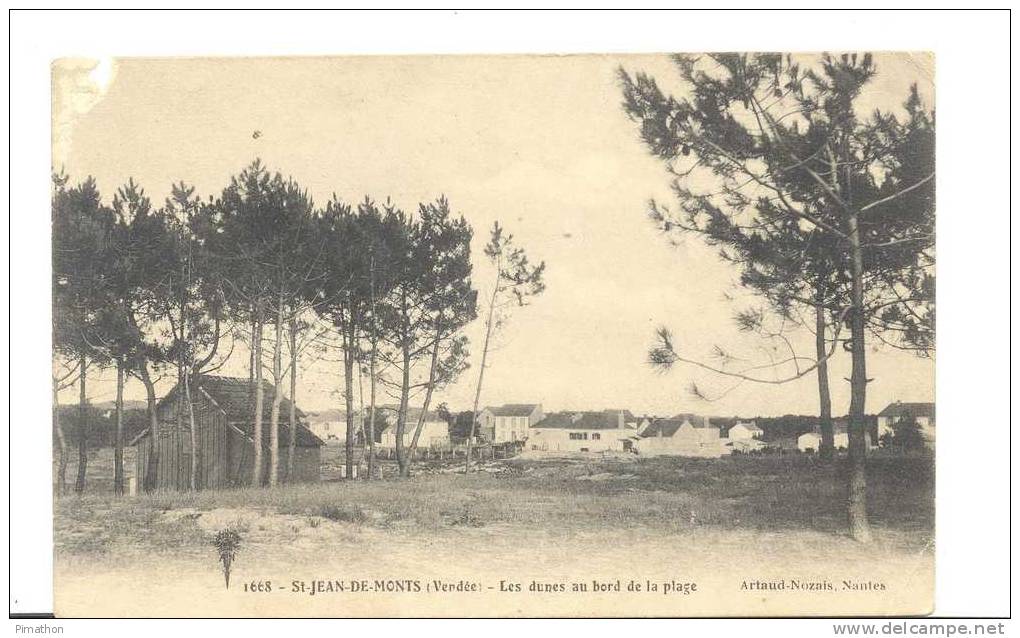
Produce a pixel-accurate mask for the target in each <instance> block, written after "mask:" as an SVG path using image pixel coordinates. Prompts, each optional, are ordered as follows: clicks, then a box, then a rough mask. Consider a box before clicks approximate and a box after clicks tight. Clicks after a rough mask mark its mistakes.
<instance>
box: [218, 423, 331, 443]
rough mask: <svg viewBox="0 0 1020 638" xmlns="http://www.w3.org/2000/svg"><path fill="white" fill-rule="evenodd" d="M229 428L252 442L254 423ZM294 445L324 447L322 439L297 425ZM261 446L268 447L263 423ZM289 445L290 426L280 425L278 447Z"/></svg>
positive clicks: (266, 426) (267, 433) (236, 424)
mask: <svg viewBox="0 0 1020 638" xmlns="http://www.w3.org/2000/svg"><path fill="white" fill-rule="evenodd" d="M230 427H232V428H234V430H235V431H237V432H240V433H241V434H243V435H244V436H245V437H246V438H247V439H248V440H249V441H254V440H255V438H254V431H255V424H254V423H231V424H230ZM294 443H295V445H297V446H298V447H319V446H321V445H325V444H324V443H323V442H322V439H320V438H319V437H317V436H315V435H314V434H312V431H311V430H309V429H308V428H306V427H305V426H303V425H301V424H300V423H298V426H297V438H296V439H295V440H294ZM262 444H263V446H265V447H268V446H269V424H268V423H264V424H263V425H262ZM289 444H290V426H289V425H287V424H285V423H282V422H281V423H280V446H281V447H285V446H287V445H289Z"/></svg>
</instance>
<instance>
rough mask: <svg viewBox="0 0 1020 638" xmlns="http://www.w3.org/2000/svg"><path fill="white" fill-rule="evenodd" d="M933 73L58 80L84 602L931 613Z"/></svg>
mask: <svg viewBox="0 0 1020 638" xmlns="http://www.w3.org/2000/svg"><path fill="white" fill-rule="evenodd" d="M935 65H936V60H935V57H934V56H933V55H932V54H931V53H926V52H911V53H906V52H896V53H893V52H883V51H870V52H869V51H859V52H842V51H835V52H815V53H804V52H799V53H787V52H722V53H697V52H684V53H662V54H654V55H653V54H642V55H616V54H614V55H598V54H591V55H497V56H488V55H486V56H482V55H477V56H473V55H464V56H438V55H436V56H361V57H351V56H348V57H282V58H281V57H274V58H268V57H267V58H259V57H253V58H180V59H174V58H164V59H144V58H113V59H108V60H105V61H102V62H99V63H97V62H96V61H93V60H79V59H58V60H55V61H54V62H53V64H52V100H53V115H52V118H53V120H52V122H53V124H52V126H53V131H52V135H53V140H52V143H53V149H52V152H53V162H52V172H53V175H52V224H53V227H52V265H53V269H52V304H53V314H52V317H53V325H52V338H53V349H52V355H53V375H52V384H53V390H52V392H53V432H54V437H53V441H54V445H53V463H52V467H53V472H52V476H53V492H54V495H55V500H54V514H53V545H54V610H55V613H56V614H57V615H58V616H61V615H68V616H94V615H99V616H113V617H120V616H180V615H183V616H209V617H216V616H224V615H226V616H312V617H330V616H348V617H349V616H356V617H371V616H511V617H516V616H522V617H527V616H543V617H548V616H557V617H558V616H567V617H570V616H639V617H640V616H706V615H710V616H787V615H799V616H811V615H829V616H831V615H917V614H925V613H929V612H931V611H932V608H933V589H934V569H935V562H934V531H935V530H934V512H935V493H934V473H935V463H934V450H935V446H936V438H937V437H936V408H935V388H934V374H935V364H934V362H935V346H934V344H935V183H936V173H935V129H936V126H935V112H934V93H935V86H934V77H935ZM97 591H102V592H103V594H102V595H101V596H97V595H96V592H97Z"/></svg>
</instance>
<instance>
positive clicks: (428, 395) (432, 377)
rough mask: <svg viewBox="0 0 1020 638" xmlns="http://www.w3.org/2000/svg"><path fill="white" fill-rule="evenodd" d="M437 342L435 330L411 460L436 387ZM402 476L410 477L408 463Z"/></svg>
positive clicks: (437, 332)
mask: <svg viewBox="0 0 1020 638" xmlns="http://www.w3.org/2000/svg"><path fill="white" fill-rule="evenodd" d="M439 342H440V331H439V330H438V329H437V330H436V342H435V344H433V346H432V363H431V364H430V365H429V383H428V385H427V386H426V389H425V402H424V404H423V405H422V407H421V415H419V416H418V424H417V425H416V426H415V428H414V436H413V437H411V447H410V449H409V450H408V452H409V456H410V457H411V458H412V459H413V458H414V452H415V450H417V449H418V438H419V437H420V436H421V430H422V428H423V427H424V425H425V418H426V416H427V415H428V411H429V403H430V402H431V401H432V391H433V390H434V389H435V386H436V369H437V367H438V362H439ZM401 475H402V476H405V477H407V476H410V475H411V464H410V463H408V465H407V467H406V469H405V468H401Z"/></svg>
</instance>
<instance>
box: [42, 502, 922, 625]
mask: <svg viewBox="0 0 1020 638" xmlns="http://www.w3.org/2000/svg"><path fill="white" fill-rule="evenodd" d="M164 516H166V517H168V518H171V519H182V518H183V519H184V520H185V521H188V522H191V521H193V522H194V524H195V525H196V526H197V527H198V528H200V529H202V530H204V531H207V532H213V531H214V530H217V529H220V528H222V527H223V526H224V525H240V526H242V527H246V528H247V529H248V533H247V534H246V538H245V542H244V546H243V548H242V549H241V551H240V552H239V554H238V556H237V558H236V561H235V563H234V565H233V569H232V574H231V585H230V588H229V589H227V588H225V586H224V579H223V574H222V572H221V569H220V565H219V563H218V562H217V557H216V554H215V552H214V551H213V550H212V548H211V547H208V548H206V547H198V548H194V549H190V548H189V549H188V550H187V551H180V552H174V553H168V552H155V553H151V552H150V553H144V552H139V551H138V550H137V548H133V547H131V546H124V547H121V548H118V549H117V550H116V551H113V552H110V553H109V554H107V555H105V556H104V557H102V558H96V557H84V556H74V555H70V556H68V555H60V554H58V556H57V566H56V574H55V583H56V610H57V614H58V615H61V616H142V617H153V616H157V617H158V616H306V617H334V616H342V617H352V616H353V617H359V616H423V615H424V616H704V615H740V616H759V615H905V614H924V613H928V612H930V610H931V601H932V591H933V590H932V586H933V585H932V583H933V557H932V550H931V548H928V547H924V548H922V549H921V550H920V551H916V552H915V551H911V552H905V551H904V550H903V548H902V547H900V546H898V545H896V543H895V541H894V540H892V539H891V538H890V539H889V542H886V539H885V538H884V537H883V535H882V533H881V532H879V534H878V537H877V540H876V543H875V545H874V546H873V547H870V548H867V549H864V548H862V547H861V546H860V545H858V544H856V543H854V542H853V541H851V540H849V539H846V538H838V537H833V536H832V535H830V534H825V533H818V532H810V531H797V532H796V533H788V532H786V533H784V532H775V533H768V532H752V531H748V532H743V531H734V530H721V529H720V530H714V529H713V528H711V527H705V528H699V529H698V530H697V532H696V533H689V534H670V533H656V534H652V533H648V531H646V530H613V531H599V530H591V531H590V532H576V531H574V532H570V533H563V534H558V533H557V532H556V531H555V530H533V529H526V528H523V527H521V526H518V525H511V524H492V525H485V526H484V527H478V528H472V527H457V528H451V529H449V530H444V531H442V532H441V533H435V532H434V531H429V532H428V533H423V532H421V530H416V529H413V528H412V527H410V526H408V527H401V526H399V525H398V526H395V527H388V528H386V529H380V528H376V527H372V526H371V525H364V524H356V523H354V524H352V523H344V522H334V521H330V520H326V519H319V520H315V517H307V516H297V515H282V514H274V513H259V512H257V511H252V510H247V509H215V510H212V511H205V512H199V511H195V510H186V509H185V510H174V511H170V512H166V513H165V514H164ZM437 580H438V581H443V582H445V583H448V584H450V585H457V584H458V583H459V584H460V587H459V588H460V589H465V588H467V589H473V590H474V591H457V587H455V588H454V590H453V591H436V589H437V587H436V583H435V582H434V581H437ZM267 581H268V582H269V583H271V590H270V591H262V592H259V591H246V589H251V586H252V585H253V584H255V585H256V588H257V587H258V584H259V583H266V582H267ZM316 581H328V582H329V585H325V584H321V585H319V588H320V589H323V588H325V589H327V590H328V589H334V590H335V589H338V588H339V587H338V586H337V584H336V583H337V581H339V583H341V585H342V587H343V589H344V591H318V592H316V593H315V594H314V595H312V594H311V590H312V589H314V588H316ZM362 581H364V583H362ZM379 581H381V582H379ZM398 581H399V582H403V583H404V585H403V588H404V589H410V590H412V591H387V590H392V589H394V588H397V589H399V588H401V586H400V585H398V584H397V583H398ZM406 581H411V583H410V584H408V583H407V582H406ZM593 581H599V582H600V583H603V584H608V585H609V587H610V589H611V591H606V592H595V591H593V587H594V585H593ZM758 581H768V582H769V583H771V584H773V585H774V586H778V584H779V583H782V586H783V589H780V590H776V589H759V588H758V585H759V584H760V583H758ZM794 581H801V582H803V583H814V584H817V586H819V589H801V590H796V589H794V586H795V583H794ZM844 581H852V582H854V583H877V585H867V586H868V587H876V589H865V590H851V589H847V588H846V587H845V586H844ZM632 582H633V583H634V584H635V585H640V587H641V591H628V589H632V588H633V586H632V585H631V583H632ZM533 583H535V584H537V585H539V586H544V587H547V588H552V587H556V586H562V587H563V589H564V590H565V591H562V592H558V591H543V592H535V591H529V590H530V589H532V584H533ZM575 583H583V584H584V585H585V586H586V589H587V591H573V589H574V588H573V585H574V584H575ZM617 583H618V584H619V591H615V588H616V586H617ZM650 583H654V584H655V585H657V591H648V590H649V584H650ZM684 583H687V585H684ZM691 583H693V584H695V585H696V590H695V591H691V590H690V584H691ZM359 584H360V585H362V588H363V589H368V591H351V589H352V588H355V587H357V586H358V585H359ZM669 584H673V587H672V588H670V587H668V585H669ZM515 586H516V587H519V589H520V591H514V589H515ZM827 586H829V587H831V589H828V588H826V587H827ZM877 587H881V588H877ZM263 588H265V587H264V586H263ZM302 588H304V591H303V592H302V591H301V589H302ZM685 588H686V589H687V593H684V589H685ZM670 589H671V590H672V591H668V592H667V591H666V590H670Z"/></svg>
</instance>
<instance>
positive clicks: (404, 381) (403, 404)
mask: <svg viewBox="0 0 1020 638" xmlns="http://www.w3.org/2000/svg"><path fill="white" fill-rule="evenodd" d="M403 358H404V368H403V372H402V378H401V383H400V408H399V409H398V411H397V428H396V452H397V467H398V468H399V469H400V475H401V476H406V475H407V472H408V471H409V465H410V460H409V459H408V458H407V453H406V450H405V449H404V428H405V426H406V424H407V400H408V397H409V395H410V392H411V352H410V349H409V346H408V345H407V339H406V336H405V339H404V344H403Z"/></svg>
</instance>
